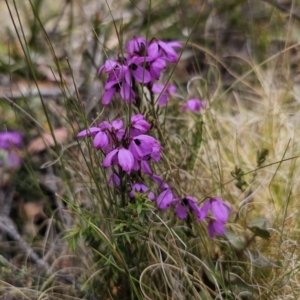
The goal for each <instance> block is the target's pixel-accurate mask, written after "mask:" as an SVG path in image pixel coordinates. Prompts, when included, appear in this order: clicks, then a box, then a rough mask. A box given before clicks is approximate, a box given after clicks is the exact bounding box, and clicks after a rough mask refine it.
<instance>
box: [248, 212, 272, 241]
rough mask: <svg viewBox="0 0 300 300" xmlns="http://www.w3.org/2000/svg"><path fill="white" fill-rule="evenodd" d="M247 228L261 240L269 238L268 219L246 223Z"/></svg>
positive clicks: (257, 219)
mask: <svg viewBox="0 0 300 300" xmlns="http://www.w3.org/2000/svg"><path fill="white" fill-rule="evenodd" d="M247 227H248V228H249V229H250V230H251V231H252V232H253V233H254V234H255V235H256V236H259V237H261V238H263V239H268V238H270V232H269V230H268V228H270V227H271V225H270V222H269V220H268V219H266V218H264V217H259V218H256V219H254V220H252V221H251V222H250V223H248V225H247Z"/></svg>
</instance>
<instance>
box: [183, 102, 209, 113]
mask: <svg viewBox="0 0 300 300" xmlns="http://www.w3.org/2000/svg"><path fill="white" fill-rule="evenodd" d="M205 107H206V103H205V102H204V101H202V100H200V99H190V100H188V101H187V102H186V103H184V104H183V106H182V110H183V111H186V110H189V111H192V112H197V113H198V112H200V111H201V110H202V109H204V108H205Z"/></svg>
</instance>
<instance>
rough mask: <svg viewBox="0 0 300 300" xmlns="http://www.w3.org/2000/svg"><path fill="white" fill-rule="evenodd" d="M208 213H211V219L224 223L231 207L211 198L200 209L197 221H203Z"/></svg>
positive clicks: (220, 200) (218, 199)
mask: <svg viewBox="0 0 300 300" xmlns="http://www.w3.org/2000/svg"><path fill="white" fill-rule="evenodd" d="M209 211H211V213H212V215H213V217H214V218H215V219H216V220H217V221H219V222H222V223H225V222H227V221H228V217H229V212H230V211H231V206H230V205H229V204H227V203H226V202H224V201H223V200H222V199H221V198H211V199H209V200H208V201H206V202H205V203H204V204H203V206H202V207H201V209H200V216H199V221H202V220H204V219H205V218H206V217H207V215H208V213H209Z"/></svg>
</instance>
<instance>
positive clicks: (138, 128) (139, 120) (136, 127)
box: [130, 114, 151, 137]
mask: <svg viewBox="0 0 300 300" xmlns="http://www.w3.org/2000/svg"><path fill="white" fill-rule="evenodd" d="M150 128H151V125H150V124H149V123H148V122H147V121H146V120H145V117H144V116H143V115H142V114H137V115H134V116H132V117H131V129H130V135H131V136H132V137H135V136H137V135H140V134H142V133H146V132H148V131H149V130H150Z"/></svg>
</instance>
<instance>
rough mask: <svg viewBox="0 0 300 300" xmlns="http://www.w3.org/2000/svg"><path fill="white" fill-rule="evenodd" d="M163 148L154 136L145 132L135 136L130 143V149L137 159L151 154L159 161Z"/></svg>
mask: <svg viewBox="0 0 300 300" xmlns="http://www.w3.org/2000/svg"><path fill="white" fill-rule="evenodd" d="M161 149H162V148H161V146H160V145H159V143H158V141H157V140H156V139H155V138H154V137H152V136H149V135H145V134H141V135H138V136H136V137H134V138H133V139H132V141H131V142H130V145H129V150H130V151H131V152H132V154H133V156H134V157H135V158H136V159H137V160H141V159H143V158H148V156H149V157H151V158H152V159H153V160H154V161H159V160H160V152H161Z"/></svg>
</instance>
